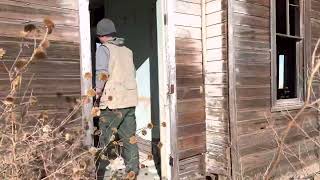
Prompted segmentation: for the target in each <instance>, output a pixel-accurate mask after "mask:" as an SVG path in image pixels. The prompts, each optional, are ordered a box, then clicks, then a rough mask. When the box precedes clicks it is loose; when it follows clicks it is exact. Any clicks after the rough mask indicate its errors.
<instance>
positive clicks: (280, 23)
mask: <svg viewBox="0 0 320 180" xmlns="http://www.w3.org/2000/svg"><path fill="white" fill-rule="evenodd" d="M276 7H277V8H276V19H277V33H280V34H287V30H286V28H287V27H286V24H287V23H286V1H285V0H277V1H276Z"/></svg>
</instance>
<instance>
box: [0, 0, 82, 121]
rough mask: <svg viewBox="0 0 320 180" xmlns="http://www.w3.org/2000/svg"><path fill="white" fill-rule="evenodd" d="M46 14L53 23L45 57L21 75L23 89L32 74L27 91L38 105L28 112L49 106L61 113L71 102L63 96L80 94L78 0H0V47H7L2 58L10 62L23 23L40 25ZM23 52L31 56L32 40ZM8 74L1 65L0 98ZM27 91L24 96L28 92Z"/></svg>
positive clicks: (3, 91)
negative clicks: (46, 56)
mask: <svg viewBox="0 0 320 180" xmlns="http://www.w3.org/2000/svg"><path fill="white" fill-rule="evenodd" d="M45 17H49V18H50V19H52V20H53V21H54V22H55V23H56V28H55V29H54V32H53V33H52V35H50V37H49V40H50V42H51V46H50V47H49V49H48V52H47V54H48V58H47V59H44V60H41V61H38V62H36V63H35V64H31V65H30V70H29V71H28V72H27V73H25V75H24V77H23V86H22V90H25V87H26V84H27V82H28V81H29V80H30V79H31V76H32V75H33V74H34V77H33V80H32V83H31V86H30V91H29V92H31V89H33V94H34V95H35V96H37V97H38V101H39V103H38V105H37V107H35V108H32V109H31V112H30V113H38V112H39V111H42V110H49V113H50V114H53V115H55V116H57V115H59V114H61V115H62V114H64V113H65V112H67V111H68V110H69V108H70V107H71V104H70V103H68V102H67V101H68V99H69V98H66V97H79V96H80V90H81V89H80V60H79V59H80V53H79V40H80V38H79V33H78V30H79V28H78V24H79V23H78V1H77V0H28V1H23V0H2V1H0V48H4V49H6V50H7V54H6V55H5V57H4V59H3V61H4V63H5V64H6V65H7V66H10V65H11V64H12V63H13V61H14V59H15V57H16V56H17V54H18V52H19V43H20V41H21V38H19V36H20V33H21V31H23V28H24V25H26V24H28V23H34V24H36V25H41V24H42V21H43V19H44V18H45ZM28 44H29V46H30V48H29V49H25V50H24V51H23V54H22V56H24V57H30V55H31V53H32V47H33V41H28ZM9 86H10V85H9V82H8V74H7V73H6V71H5V70H4V68H3V67H2V66H0V99H3V98H4V97H5V96H6V95H7V94H8V90H9ZM29 95H30V93H29V94H27V96H29Z"/></svg>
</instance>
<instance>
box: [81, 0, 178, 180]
mask: <svg viewBox="0 0 320 180" xmlns="http://www.w3.org/2000/svg"><path fill="white" fill-rule="evenodd" d="M78 3H79V23H80V25H79V30H80V53H81V54H80V56H81V61H80V63H81V65H80V68H81V95H86V92H87V90H88V89H91V88H92V81H91V79H89V80H88V79H85V78H84V74H85V73H92V62H91V31H90V26H89V24H90V12H89V0H78ZM156 6H157V7H156V9H157V36H158V42H157V43H158V66H159V67H158V69H159V108H160V109H159V111H160V112H159V114H160V123H161V126H160V142H161V143H162V144H163V146H162V148H161V172H162V177H163V179H168V180H170V179H177V177H178V174H179V173H178V169H179V168H178V167H179V166H178V162H179V157H178V153H177V138H176V137H177V136H176V129H177V128H176V119H177V117H176V115H177V113H176V104H177V101H176V99H177V95H176V90H175V89H176V88H175V87H176V64H175V63H176V62H175V33H174V32H175V31H174V30H175V27H174V12H175V10H174V9H175V1H171V0H157V4H156ZM169 17H170V18H169ZM92 74H93V73H92ZM91 102H92V99H91ZM91 109H92V103H88V104H86V105H84V107H83V109H82V119H83V126H84V127H89V128H88V129H87V130H86V138H85V141H84V143H85V145H87V146H93V139H92V134H93V122H92V121H88V120H89V119H92V116H91ZM171 157H172V164H173V166H171V165H170V164H171V163H170V158H171Z"/></svg>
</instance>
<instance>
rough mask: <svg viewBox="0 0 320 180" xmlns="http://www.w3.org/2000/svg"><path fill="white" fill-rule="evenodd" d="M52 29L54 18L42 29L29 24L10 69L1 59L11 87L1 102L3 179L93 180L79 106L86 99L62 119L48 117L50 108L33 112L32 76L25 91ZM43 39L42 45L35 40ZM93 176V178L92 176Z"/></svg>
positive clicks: (0, 174) (2, 54)
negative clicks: (28, 43) (27, 42)
mask: <svg viewBox="0 0 320 180" xmlns="http://www.w3.org/2000/svg"><path fill="white" fill-rule="evenodd" d="M53 29H54V23H53V22H52V21H51V20H50V19H45V20H44V25H43V27H36V26H35V25H26V26H25V29H24V31H23V32H22V33H21V35H22V36H23V37H22V38H21V39H22V40H21V43H20V51H19V53H18V54H17V57H16V59H15V60H14V62H13V63H12V65H11V66H10V67H8V66H7V65H6V64H5V63H4V62H3V61H1V59H2V58H3V57H5V53H6V52H5V50H4V49H0V58H1V59H0V63H1V64H2V67H4V68H5V70H6V71H7V73H8V79H9V80H10V87H11V88H10V90H9V92H8V95H7V97H5V98H4V99H1V100H2V101H1V103H0V112H1V114H0V134H1V136H0V178H1V179H92V177H93V176H92V172H93V170H94V167H93V166H92V164H93V163H92V159H93V158H92V157H93V156H92V154H90V152H89V151H88V150H87V149H86V148H85V147H84V146H83V145H82V138H83V134H84V133H83V128H82V127H81V118H80V116H79V110H81V107H82V105H83V102H84V101H81V100H77V101H76V102H75V104H73V107H72V111H71V113H70V114H69V115H68V116H67V117H65V118H61V119H56V118H53V117H51V116H50V114H49V113H48V112H49V110H44V111H42V112H41V113H40V114H33V113H30V109H31V108H33V107H34V106H36V105H37V97H35V96H34V95H33V90H32V89H30V84H31V81H32V78H31V80H30V82H29V83H28V85H27V86H26V87H25V89H21V83H22V78H23V75H24V74H25V73H26V72H28V71H29V70H30V66H31V64H33V63H37V62H39V61H41V60H42V59H43V58H45V57H46V49H47V48H49V46H50V43H49V41H48V36H49V34H50V33H51V32H52V31H53ZM39 37H42V38H40V39H41V41H40V43H39V44H38V43H37V42H39V41H37V40H36V39H37V38H39ZM26 39H34V45H33V47H28V46H25V40H26ZM24 48H33V52H32V54H31V55H30V57H29V58H25V57H20V55H21V53H22V51H23V50H24ZM90 177H91V178H90Z"/></svg>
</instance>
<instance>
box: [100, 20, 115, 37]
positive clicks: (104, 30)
mask: <svg viewBox="0 0 320 180" xmlns="http://www.w3.org/2000/svg"><path fill="white" fill-rule="evenodd" d="M116 32H117V31H116V27H115V26H114V23H113V22H112V21H111V20H110V19H108V18H104V19H102V20H100V21H99V22H98V24H97V35H98V36H103V35H108V34H112V33H116Z"/></svg>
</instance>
